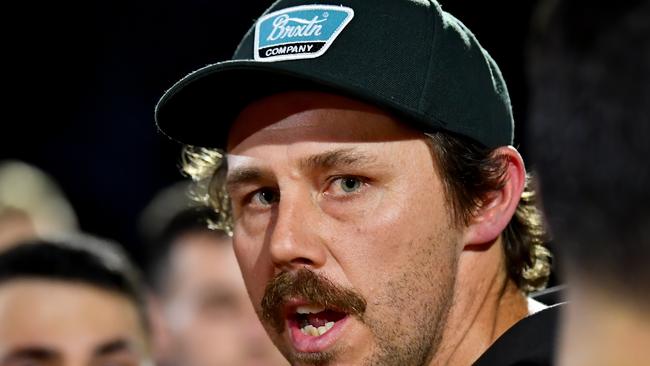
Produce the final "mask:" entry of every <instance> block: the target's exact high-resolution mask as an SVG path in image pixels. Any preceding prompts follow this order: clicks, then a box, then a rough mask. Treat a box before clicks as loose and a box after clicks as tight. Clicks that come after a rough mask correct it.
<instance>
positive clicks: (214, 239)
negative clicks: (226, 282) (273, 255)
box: [170, 231, 241, 279]
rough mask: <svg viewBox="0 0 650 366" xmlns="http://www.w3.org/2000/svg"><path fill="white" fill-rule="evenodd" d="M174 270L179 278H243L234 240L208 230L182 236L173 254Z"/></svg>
mask: <svg viewBox="0 0 650 366" xmlns="http://www.w3.org/2000/svg"><path fill="white" fill-rule="evenodd" d="M170 262H171V263H172V269H173V272H174V273H175V274H176V276H180V277H196V278H199V277H200V278H205V279H214V278H220V279H221V278H230V277H233V278H235V279H238V278H239V277H241V275H240V272H239V267H238V266H237V261H236V259H235V252H234V250H233V247H232V240H231V239H230V238H229V237H227V236H220V235H217V234H215V233H211V232H207V231H195V232H188V233H185V234H183V235H181V236H179V237H178V238H177V239H176V240H175V243H174V247H173V249H172V253H171V260H170Z"/></svg>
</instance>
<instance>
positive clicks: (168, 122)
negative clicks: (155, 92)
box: [155, 60, 340, 148]
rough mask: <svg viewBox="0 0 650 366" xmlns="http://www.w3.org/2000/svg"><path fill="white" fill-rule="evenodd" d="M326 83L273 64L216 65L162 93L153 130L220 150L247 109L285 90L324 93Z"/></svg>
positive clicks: (241, 62) (234, 63) (184, 79)
mask: <svg viewBox="0 0 650 366" xmlns="http://www.w3.org/2000/svg"><path fill="white" fill-rule="evenodd" d="M327 84H328V83H327V82H326V81H324V80H320V79H318V78H317V77H314V76H313V75H307V74H304V75H303V74H300V73H298V72H296V71H295V70H285V69H283V68H282V67H281V66H279V64H272V63H265V62H257V61H252V60H245V61H241V60H235V61H225V62H220V63H217V64H213V65H209V66H206V67H204V68H202V69H199V70H197V71H195V72H193V73H191V74H189V75H187V76H186V77H184V78H183V79H181V80H180V81H178V82H177V83H176V84H174V85H173V86H172V87H171V88H170V89H169V90H167V92H165V94H164V95H163V96H162V98H161V99H160V101H159V102H158V104H157V105H156V112H155V119H156V123H157V125H158V128H159V129H160V130H161V131H162V132H163V133H164V134H165V135H167V136H168V137H170V138H172V139H174V140H177V141H179V142H182V143H184V144H188V145H195V146H204V147H217V148H225V145H226V142H227V136H228V131H229V129H230V126H231V124H232V122H233V121H234V119H235V118H236V117H237V115H238V114H239V113H240V111H241V110H242V109H243V108H244V107H245V106H246V105H247V104H249V103H251V102H252V101H255V100H257V99H260V98H262V97H264V96H268V95H271V94H275V93H281V92H284V91H289V90H312V89H319V90H323V89H330V86H328V85H327ZM337 89H340V88H337Z"/></svg>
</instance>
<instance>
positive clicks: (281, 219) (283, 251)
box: [269, 193, 326, 270]
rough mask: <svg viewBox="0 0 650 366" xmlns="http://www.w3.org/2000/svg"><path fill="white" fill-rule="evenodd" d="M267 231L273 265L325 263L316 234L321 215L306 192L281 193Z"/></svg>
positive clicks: (317, 265)
mask: <svg viewBox="0 0 650 366" xmlns="http://www.w3.org/2000/svg"><path fill="white" fill-rule="evenodd" d="M281 197H282V198H281V199H280V202H279V205H278V208H277V211H276V215H275V217H274V222H272V227H271V230H272V232H271V235H270V245H269V248H270V252H271V258H272V260H273V263H274V265H275V267H276V268H278V269H280V270H292V269H298V268H302V267H305V266H308V267H311V268H320V267H322V266H323V265H324V264H325V260H326V246H325V244H324V240H323V238H322V236H321V235H319V234H318V232H319V229H318V228H319V227H320V226H321V225H322V222H320V221H321V220H322V219H321V215H320V211H319V209H318V206H317V204H316V203H315V202H314V201H313V200H312V199H311V197H309V195H308V194H299V193H295V194H292V195H289V194H284V195H282V196H281Z"/></svg>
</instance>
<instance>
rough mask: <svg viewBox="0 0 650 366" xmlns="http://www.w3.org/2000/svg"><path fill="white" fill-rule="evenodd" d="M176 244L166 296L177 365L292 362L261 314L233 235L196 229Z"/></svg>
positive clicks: (270, 365)
mask: <svg viewBox="0 0 650 366" xmlns="http://www.w3.org/2000/svg"><path fill="white" fill-rule="evenodd" d="M173 248H174V249H173V251H172V253H171V256H170V258H171V263H170V269H171V273H170V277H169V278H170V282H169V291H168V294H167V296H165V298H164V299H163V308H164V314H165V318H166V319H165V320H166V322H167V327H168V330H169V333H170V336H171V338H172V339H171V345H170V347H171V350H170V351H171V353H172V354H173V355H171V358H173V364H175V365H179V366H253V365H260V366H261V365H265V366H274V365H286V364H287V361H286V360H285V359H284V357H283V356H282V354H280V352H278V350H277V349H276V348H275V346H274V345H273V343H271V340H270V339H269V338H268V336H267V334H266V332H265V331H264V328H262V326H261V324H260V322H259V320H258V319H257V316H256V315H255V312H254V310H253V307H252V305H251V302H250V299H249V298H248V295H247V293H246V288H245V286H244V281H243V279H242V276H241V272H240V270H239V267H238V266H237V261H236V259H235V254H234V251H233V248H232V243H231V241H230V239H229V238H223V237H219V236H217V235H215V234H214V233H209V232H194V233H189V234H185V235H183V236H181V237H180V238H178V239H177V241H176V243H175V244H174V246H173Z"/></svg>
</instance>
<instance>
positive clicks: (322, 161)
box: [299, 148, 375, 170]
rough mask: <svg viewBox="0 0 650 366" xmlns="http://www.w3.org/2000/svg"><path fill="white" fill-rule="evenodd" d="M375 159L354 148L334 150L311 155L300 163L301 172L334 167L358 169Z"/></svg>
mask: <svg viewBox="0 0 650 366" xmlns="http://www.w3.org/2000/svg"><path fill="white" fill-rule="evenodd" d="M374 161H375V158H373V157H370V156H368V155H366V154H363V153H361V152H359V151H357V150H356V149H354V148H347V149H336V150H330V151H326V152H323V153H320V154H315V155H311V156H309V157H306V158H304V159H302V160H301V161H300V163H299V164H300V167H301V168H302V169H303V170H308V169H323V170H327V169H332V168H336V167H360V166H365V165H368V164H371V163H373V162H374Z"/></svg>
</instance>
